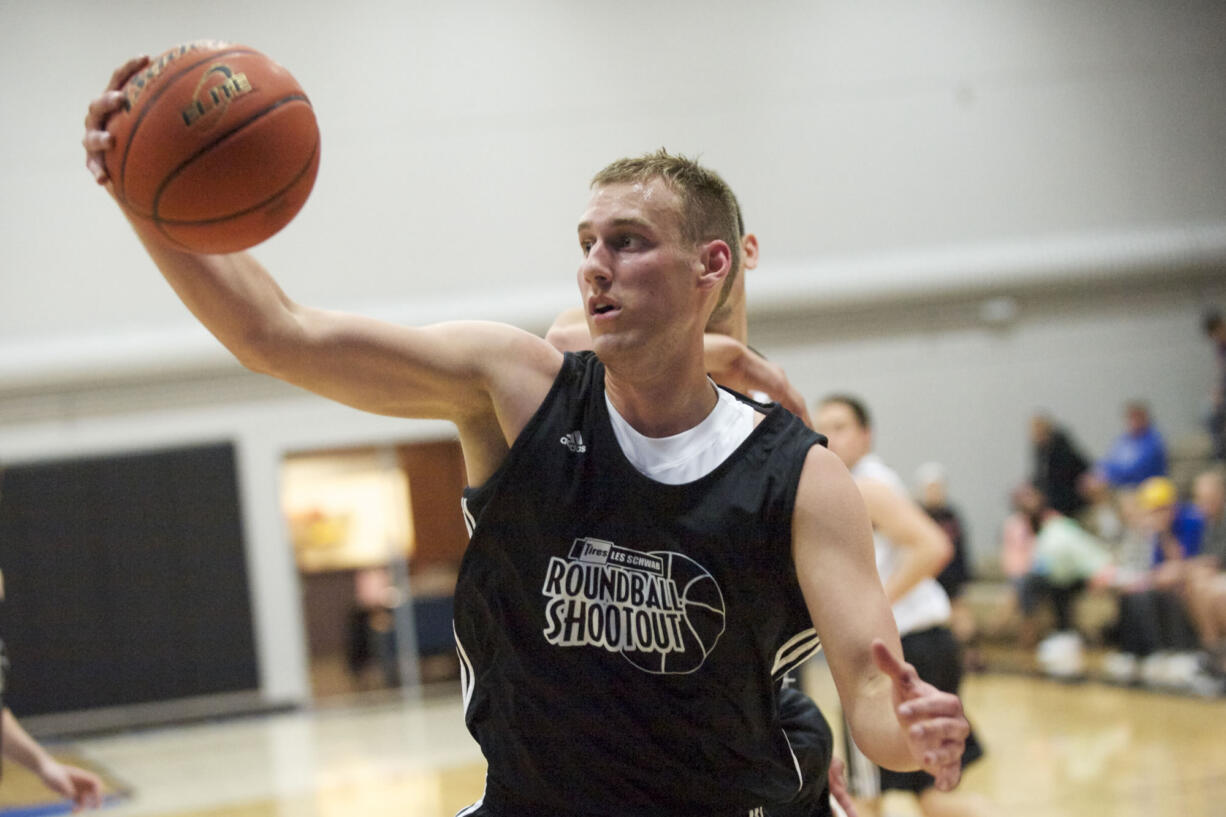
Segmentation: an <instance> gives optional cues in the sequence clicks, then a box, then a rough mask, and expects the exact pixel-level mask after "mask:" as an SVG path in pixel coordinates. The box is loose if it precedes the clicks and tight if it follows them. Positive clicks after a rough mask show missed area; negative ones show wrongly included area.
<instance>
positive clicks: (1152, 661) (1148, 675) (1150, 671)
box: [1138, 651, 1172, 689]
mask: <svg viewBox="0 0 1226 817" xmlns="http://www.w3.org/2000/svg"><path fill="white" fill-rule="evenodd" d="M1171 655H1172V654H1171V653H1169V652H1165V651H1162V652H1156V653H1152V654H1150V655H1147V656H1145V657H1144V658H1142V659H1141V666H1140V671H1139V673H1138V674H1139V675H1140V676H1141V683H1142V684H1144V685H1145V686H1147V687H1149V688H1150V689H1166V688H1167V687H1169V686H1171V680H1170V672H1169V670H1168V665H1169V662H1170V659H1171Z"/></svg>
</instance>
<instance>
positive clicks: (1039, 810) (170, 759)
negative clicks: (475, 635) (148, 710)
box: [0, 659, 1226, 817]
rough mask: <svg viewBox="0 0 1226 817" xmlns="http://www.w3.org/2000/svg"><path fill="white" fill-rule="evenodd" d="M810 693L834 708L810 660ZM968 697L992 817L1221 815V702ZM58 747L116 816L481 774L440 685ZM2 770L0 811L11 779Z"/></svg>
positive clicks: (366, 812)
mask: <svg viewBox="0 0 1226 817" xmlns="http://www.w3.org/2000/svg"><path fill="white" fill-rule="evenodd" d="M805 685H806V687H807V688H808V689H809V691H810V693H811V694H813V695H814V696H815V697H816V698H817V699H818V701H819V702H820V703H821V704H822V705H823V708H824V709H825V710H826V711H827V712H828V713H837V711H838V710H837V705H836V703H835V699H834V695H833V686H832V684H831V682H830V680H829V673H828V670H827V669H826V668H825V666H824V664H822V663H821V661H820V659H819V660H818V661H816V662H815V663H813V664H811V665H810V666H809V667H808V668H807V673H806V676H805ZM963 700H964V702H965V705H966V708H967V711H968V713H969V715H970V716H971V718H972V721H973V722H974V724H975V726H976V728H977V730H978V731H979V733H980V735H981V736H982V738H983V740H984V742H985V743H986V745H987V750H988V754H987V757H985V758H984V759H983V760H982V761H981V762H980V763H978V764H977V765H976V766H974V767H972V769H970V770H969V771H968V773H967V775H966V777H965V779H964V782H963V789H964V790H965V791H968V792H976V793H979V794H982V795H986V796H987V797H988V798H990V799H991V801H992V802H993V809H994V813H996V814H999V815H1005V816H1006V817H1013V816H1016V817H1022V816H1023V815H1025V816H1026V817H1034V816H1035V815H1044V816H1045V817H1074V816H1076V817H1084V816H1085V815H1110V817H1131V815H1137V817H1141V815H1145V817H1210V816H1211V815H1217V816H1221V815H1226V698H1216V699H1212V700H1204V699H1200V698H1196V697H1191V696H1185V695H1178V694H1172V693H1162V692H1151V691H1146V690H1141V689H1130V688H1121V687H1116V686H1108V685H1103V684H1098V683H1093V682H1083V683H1062V682H1057V681H1051V680H1046V679H1042V678H1038V677H1036V676H1034V675H1030V674H1026V673H993V672H988V673H983V674H975V675H971V676H968V678H967V680H966V682H965V684H964V687H963ZM832 720H834V719H832ZM59 748H62V749H64V750H71V751H72V752H75V753H76V755H77V756H78V757H80V758H82V759H84V760H87V761H88V762H89V763H91V764H93V765H96V766H98V767H99V768H101V769H104V770H105V771H106V772H107V773H108V775H109V776H110V777H111V779H112V780H113V781H118V782H119V783H120V784H122V785H123V786H124V787H126V788H127V789H128V791H129V794H128V795H127V796H126V797H124V798H122V799H120V800H119V801H117V802H115V803H113V804H112V805H109V806H108V807H107V808H106V809H105V811H104V813H107V814H110V815H113V817H136V815H142V816H143V815H157V816H158V817H307V816H308V815H309V816H310V817H333V815H335V817H351V815H355V814H360V815H363V817H382V815H388V817H392V816H393V815H395V817H409V816H410V815H411V816H412V817H450V815H453V814H455V812H456V811H457V810H459V809H460V808H462V807H464V806H465V805H467V804H469V803H471V802H472V801H473V800H475V799H476V798H478V797H479V796H480V794H481V789H482V779H483V764H482V761H481V757H480V754H479V753H478V751H477V748H476V746H475V745H474V743H473V742H472V740H471V739H470V737H469V736H468V734H467V732H466V731H465V730H464V727H463V722H462V718H461V713H460V704H459V695H458V688H457V689H455V690H452V689H450V688H449V686H446V685H444V686H443V687H441V688H432V689H431V691H430V692H429V694H427V695H424V696H419V697H416V698H414V697H411V696H403V695H400V694H395V695H394V696H391V697H389V696H387V695H384V696H383V697H381V698H377V699H363V700H361V701H357V702H353V701H351V702H350V703H349V704H346V705H343V706H337V705H329V706H326V707H321V708H317V709H313V710H309V711H299V712H293V713H288V714H277V715H266V716H259V717H248V718H238V719H233V720H228V721H221V722H216V723H209V724H199V725H189V726H181V727H176V728H165V729H148V730H141V731H135V732H130V733H121V734H112V735H105V736H96V737H89V738H82V739H79V740H76V741H74V742H72V744H71V745H67V746H63V747H59ZM12 777H13V776H12V775H9V776H8V778H6V780H5V782H4V783H0V804H2V803H3V802H4V801H5V800H6V797H5V789H6V788H8V789H9V791H10V793H11V792H12V790H13V787H14V786H17V785H19V782H14V781H11V778H12ZM10 802H11V800H10ZM884 805H885V813H886V814H887V815H890V817H893V816H894V815H898V816H899V817H901V816H902V815H914V814H918V813H919V812H918V810H917V808H916V805H915V804H914V802H912V801H911V800H910V799H909V798H907V797H904V796H901V795H893V796H891V797H889V798H888V799H887V800H886V802H885V804H884ZM3 813H4V809H3V806H2V805H0V815H3Z"/></svg>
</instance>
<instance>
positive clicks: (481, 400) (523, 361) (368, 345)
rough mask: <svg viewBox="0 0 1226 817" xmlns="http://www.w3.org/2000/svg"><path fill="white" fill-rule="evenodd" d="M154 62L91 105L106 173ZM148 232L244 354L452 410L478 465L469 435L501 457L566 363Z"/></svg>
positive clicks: (321, 386) (404, 409)
mask: <svg viewBox="0 0 1226 817" xmlns="http://www.w3.org/2000/svg"><path fill="white" fill-rule="evenodd" d="M147 62H148V60H147V58H137V59H134V60H130V61H128V62H127V63H125V64H124V65H123V66H120V68H119V69H117V70H116V71H115V73H114V74H113V75H112V77H111V79H110V81H109V83H108V84H107V87H106V89H105V90H104V91H103V93H102V94H101V95H100V96H98V97H97V98H96V99H94V100H93V101H92V102H91V103H90V105H89V110H88V113H87V115H86V118H85V136H84V139H83V144H84V146H85V149H86V166H87V168H88V169H89V170H90V172H91V174H92V175H93V176H94V179H95V180H96V181H98V182H99V183H100V184H109V179H108V178H107V173H106V167H105V163H104V161H103V157H104V156H105V153H106V151H107V150H108V149H110V148H111V147H112V146H113V139H112V138H111V136H110V134H109V133H108V132H107V131H106V123H107V120H108V119H109V118H110V117H111V116H112V115H114V114H115V113H116V112H117V111H118V110H119V109H120V107H121V106H122V104H123V95H122V94H121V93H120V90H119V89H120V88H122V87H123V85H124V83H125V82H127V80H128V78H129V77H131V76H132V75H133V74H134V73H136V72H138V71H140V70H141V69H142V68H144V67H145V65H146V64H147ZM137 233H138V235H140V237H141V240H142V242H143V243H144V245H145V248H146V250H147V251H148V253H149V255H150V257H151V258H152V259H153V261H154V262H155V263H156V264H157V266H158V268H159V269H160V270H161V272H162V274H163V276H164V277H165V278H166V280H167V281H168V282H169V283H170V285H171V287H172V288H173V289H174V290H175V292H176V294H178V296H179V298H180V299H181V300H182V301H183V303H184V304H185V305H186V306H187V307H188V309H189V310H191V312H192V313H193V314H194V315H195V316H196V318H197V319H199V320H200V322H201V323H202V324H204V326H205V327H207V328H208V329H209V331H210V332H212V333H213V334H214V335H215V336H216V337H217V339H218V340H219V341H221V343H222V344H223V345H225V347H226V348H227V349H229V350H230V351H231V352H232V353H233V354H234V355H235V357H237V358H238V359H239V361H240V362H242V363H243V364H244V365H245V366H247V367H248V368H250V369H253V370H255V371H259V372H263V373H267V374H270V375H273V376H276V377H278V378H280V379H282V380H285V381H287V382H289V383H293V384H294V385H297V386H301V387H302V388H305V389H309V390H311V391H313V392H316V393H318V394H321V395H323V396H325V397H328V398H331V399H333V400H337V401H339V402H342V403H345V404H347V405H350V406H354V407H356V408H359V409H363V410H366V411H371V412H375V413H379V414H388V415H394V416H402V417H432V418H440V419H447V420H452V421H454V422H455V423H456V424H457V426H459V428H460V433H461V439H462V440H464V442H465V448H466V451H465V455H466V457H469V458H470V462H469V464H470V467H471V466H472V465H474V462H473V461H472V460H471V457H472V455H473V453H474V452H472V451H470V450H469V449H470V447H471V446H470V445H469V443H470V442H472V441H474V440H480V441H481V442H482V445H483V446H484V447H486V448H488V449H489V451H488V452H487V453H488V454H489V457H487V459H489V458H493V459H494V460H496V459H497V456H498V449H500V448H503V449H505V446H506V444H507V443H509V442H510V441H512V440H514V438H515V437H516V436H517V435H518V433H519V430H520V429H522V427H523V424H524V423H526V422H527V419H528V418H529V417H530V416H531V414H532V412H533V411H534V410H535V409H536V407H537V406H538V405H539V403H540V401H541V399H543V397H544V395H545V394H546V393H547V392H548V389H549V385H550V383H551V382H552V380H553V377H554V375H556V373H557V371H558V368H559V366H560V365H561V355H560V354H559V353H558V352H557V350H555V349H553V348H552V347H550V346H549V345H548V344H546V343H545V342H544V341H542V340H541V339H540V338H537V337H535V336H533V335H531V334H529V333H527V332H522V331H520V330H518V329H514V328H513V327H509V326H502V325H499V324H492V323H452V324H439V325H436V326H429V327H424V328H411V327H402V326H396V325H393V324H388V323H384V322H381V321H376V320H373V319H370V318H366V317H362V316H358V315H348V314H343V313H339V312H330V311H326V310H321V309H313V308H309V307H305V306H302V305H300V304H297V303H295V302H294V301H292V300H291V299H290V298H289V297H288V296H287V295H286V294H285V292H283V291H282V289H281V287H280V286H279V285H278V284H277V283H276V282H275V281H274V280H273V278H272V277H271V276H270V275H269V274H268V273H267V272H266V271H265V270H264V268H263V267H262V266H261V265H260V264H259V263H258V262H257V261H256V260H255V258H254V257H253V256H251V255H250V254H248V253H235V254H231V255H198V254H194V253H188V252H182V251H179V250H176V249H173V248H170V247H168V246H166V245H165V244H162V243H160V242H158V241H157V240H156V239H155V238H152V237H149V236H145V235H141V234H140V230H139V229H138V230H137ZM493 464H494V465H496V463H493ZM477 470H478V471H484V470H487V469H485V468H483V467H478V468H477ZM472 477H473V478H474V479H477V478H478V477H477V476H476V475H472Z"/></svg>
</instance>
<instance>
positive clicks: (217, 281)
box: [84, 60, 969, 817]
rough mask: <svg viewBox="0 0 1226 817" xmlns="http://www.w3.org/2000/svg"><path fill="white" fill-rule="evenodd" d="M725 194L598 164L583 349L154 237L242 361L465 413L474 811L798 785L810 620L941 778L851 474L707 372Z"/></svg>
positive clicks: (114, 95) (933, 710)
mask: <svg viewBox="0 0 1226 817" xmlns="http://www.w3.org/2000/svg"><path fill="white" fill-rule="evenodd" d="M143 65H144V61H143V60H134V61H131V62H129V63H128V64H127V65H126V66H124V67H123V68H121V69H120V70H119V71H117V72H116V74H115V75H114V76H113V77H112V81H111V83H110V85H108V87H107V90H106V91H105V92H104V94H103V95H102V96H100V97H98V98H97V99H95V100H94V101H93V102H92V103H91V105H90V109H89V111H90V112H89V115H88V117H87V119H86V134H85V137H84V144H85V148H86V150H87V152H88V157H87V166H88V167H89V168H90V170H91V171H92V172H93V173H94V176H95V178H96V179H97V180H98V181H100V182H103V183H105V182H106V181H107V178H106V171H105V165H104V163H103V162H102V155H103V153H104V152H105V151H106V150H107V148H108V147H109V146H110V145H111V142H112V140H111V139H110V137H109V135H108V134H107V133H106V131H105V125H106V120H107V118H108V117H109V116H110V115H111V114H113V113H114V112H115V111H116V110H117V109H118V108H119V106H120V105H121V104H122V102H121V96H120V95H119V94H118V89H119V88H120V87H121V86H122V84H123V82H124V81H125V80H126V79H127V77H128V76H130V75H131V74H132V73H133V72H135V71H137V70H140V68H141V67H143ZM731 202H732V199H731V193H730V191H728V189H727V187H726V185H724V184H723V182H722V181H721V180H720V179H719V178H718V177H717V176H716V175H715V174H713V173H711V172H710V171H707V170H706V169H704V168H701V167H700V166H698V165H697V164H695V163H693V162H690V161H688V160H684V159H681V158H679V157H673V156H669V155H667V154H664V153H661V154H657V155H654V156H650V157H644V158H642V159H637V160H624V161H619V162H615V163H613V164H611V165H610V166H608V167H607V168H605V169H604V170H603V171H601V172H600V173H599V174H597V176H596V178H595V180H594V181H593V184H592V194H591V198H590V199H589V204H588V207H587V210H586V212H585V213H584V214H583V215H582V217H581V219H580V223H579V228H578V240H579V246H580V249H581V252H582V260H581V262H580V267H579V271H578V276H577V277H578V284H579V288H580V293H581V296H582V299H583V302H584V304H585V305H586V308H587V316H588V324H589V327H590V329H591V333H592V338H593V347H594V352H589V353H578V354H575V353H569V354H564V353H562V352H559V351H558V350H557V349H555V348H554V347H552V346H551V345H549V344H548V343H547V342H546V341H545V340H543V339H542V338H539V337H537V336H535V335H531V334H529V333H527V332H524V331H521V330H519V329H516V328H514V327H510V326H504V325H499V324H491V323H475V322H456V323H446V324H436V325H432V326H427V327H422V328H411V327H402V326H397V325H392V324H387V323H383V322H380V321H376V320H372V319H369V318H365V317H362V316H358V315H346V314H342V313H336V312H329V311H323V310H317V309H312V308H308V307H305V306H302V305H299V304H297V303H295V302H294V301H292V300H291V299H290V298H289V297H288V296H287V295H286V294H285V293H284V292H283V291H282V290H281V288H280V287H279V286H278V285H277V284H276V283H275V281H274V280H273V279H272V278H271V277H270V276H269V275H268V273H267V272H265V270H264V269H263V267H262V266H261V265H260V264H259V263H258V262H256V260H255V259H254V258H253V257H252V256H251V255H249V254H247V253H236V254H233V255H227V256H204V255H195V254H190V253H185V252H180V251H177V250H173V249H170V248H168V247H166V246H163V245H160V244H157V243H156V242H154V241H152V240H145V248H146V250H147V251H148V253H149V255H150V257H151V258H152V260H153V261H154V262H155V263H156V265H157V266H158V267H159V269H160V270H161V272H162V274H163V276H164V277H165V278H166V279H167V281H168V282H169V283H170V285H171V286H172V287H173V288H174V290H175V292H176V293H177V294H178V295H179V297H180V298H181V299H182V301H183V302H184V303H185V304H186V305H187V306H188V308H189V309H191V311H192V312H193V313H194V314H195V315H196V317H197V318H198V319H199V320H200V321H201V322H202V323H203V324H204V325H205V326H206V327H207V328H208V329H209V330H210V331H211V332H212V333H213V334H214V335H215V336H216V337H217V338H218V340H219V341H220V342H221V343H222V344H224V345H225V346H226V347H227V348H228V349H230V350H231V351H232V352H233V353H234V354H235V356H236V357H237V358H238V359H239V360H240V361H241V362H243V363H244V364H245V365H246V366H248V367H249V368H251V369H253V370H255V371H260V372H265V373H268V374H270V375H273V376H276V377H279V378H281V379H283V380H285V381H287V382H290V383H294V384H296V385H299V386H301V387H304V388H307V389H309V390H311V391H314V392H316V393H318V394H320V395H323V396H325V397H328V398H331V399H334V400H337V401H340V402H342V403H345V404H347V405H350V406H353V407H356V408H359V409H363V410H366V411H372V412H378V413H382V414H387V415H392V416H400V417H433V418H440V419H446V420H449V421H451V422H453V423H454V424H455V425H456V427H457V429H458V431H459V437H460V444H461V448H462V451H463V454H464V460H465V465H466V467H467V473H468V478H469V480H470V482H471V484H472V486H473V487H470V488H468V489H466V490H465V492H464V498H463V507H464V512H465V519H466V522H467V523H468V525H469V529H470V532H471V539H470V543H469V547H468V551H467V553H466V554H465V559H464V563H463V565H462V567H461V571H460V577H459V580H458V582H457V585H456V599H455V609H456V612H455V622H454V626H455V632H456V642H457V651H458V653H459V655H460V659H461V665H462V673H461V675H462V687H463V700H464V704H465V720H466V723H467V725H468V727H469V729H470V731H471V732H472V733H473V735H474V737H475V738H476V740H477V742H478V743H479V744H480V746H481V749H482V752H483V754H484V755H485V757H486V760H487V766H488V768H487V775H486V788H485V793H484V795H483V797H482V799H481V800H480V801H478V802H477V803H476V804H474V805H473V806H472V807H470V808H469V809H465V810H464V812H462V813H463V814H466V815H519V814H533V815H539V816H540V817H556V816H558V815H609V816H610V817H612V816H613V815H670V816H671V817H689V815H693V816H694V817H697V816H698V815H704V816H705V817H709V816H710V815H725V814H726V815H730V816H731V815H738V817H745V816H746V815H754V814H763V813H764V810H765V809H766V807H768V806H770V805H772V804H776V803H785V802H787V801H789V800H791V799H792V798H794V797H795V796H796V793H797V791H798V790H799V789H800V787H801V785H802V784H803V782H804V781H803V779H802V777H801V775H800V774H799V770H798V769H797V768H796V766H797V764H796V760H795V755H794V752H793V750H792V748H791V747H790V745H789V744H788V742H787V739H786V736H785V734H784V733H783V731H782V730H781V729H779V728H778V716H777V713H776V709H775V696H774V688H775V683H776V680H777V678H778V677H780V676H781V675H782V674H785V673H786V672H788V671H789V670H790V669H791V668H792V667H793V666H794V665H795V664H796V663H798V662H799V661H802V660H804V659H805V658H807V657H808V656H809V655H810V654H811V653H812V651H813V650H814V649H816V647H817V644H818V640H817V639H818V636H820V638H821V643H822V645H823V646H824V648H825V651H826V654H827V657H828V660H829V663H830V666H831V671H832V674H833V676H834V679H835V682H836V686H837V687H838V689H839V693H840V699H841V701H842V703H843V706H844V707H845V708H846V710H847V714H848V721H849V724H850V728H851V730H852V731H853V733H854V735H855V739H856V741H857V743H858V744H859V745H860V746H861V747H862V748H863V749H864V750H865V752H866V753H867V754H868V755H869V756H870V757H872V758H873V759H874V760H875V761H876V762H878V763H881V764H883V765H885V766H888V767H890V768H903V769H916V768H923V769H925V770H927V771H929V772H931V773H932V774H933V775H934V776H935V778H936V781H937V785H938V786H939V787H941V788H942V789H950V788H952V787H953V786H955V785H956V784H957V782H958V779H959V777H960V774H961V763H960V760H961V755H962V750H963V746H964V742H965V739H966V735H967V734H968V733H969V725H968V724H967V722H966V719H965V718H964V717H963V716H962V708H961V703H960V701H959V700H958V698H957V696H955V695H951V694H948V693H944V692H941V691H939V690H937V689H936V688H935V687H933V686H932V685H930V684H928V683H927V682H925V681H923V680H921V679H920V678H919V676H918V675H917V674H916V673H915V671H914V669H913V668H912V667H910V666H909V665H907V664H905V663H904V662H903V661H902V660H901V658H900V654H901V647H900V645H899V642H898V635H897V629H896V627H895V625H894V621H893V618H892V616H891V615H890V609H889V605H888V603H887V602H886V600H885V597H884V594H883V592H882V590H881V584H880V582H879V581H878V579H877V573H876V569H875V566H874V564H873V559H872V555H871V547H870V542H871V529H870V526H869V522H868V519H867V517H866V514H865V512H864V509H863V503H862V502H861V501H859V497H858V494H857V493H856V489H855V485H854V483H853V482H852V481H851V479H850V477H849V476H848V475H847V472H846V469H845V468H844V467H843V465H842V463H840V462H839V461H838V459H837V458H836V457H835V456H834V455H833V454H830V453H829V452H828V451H827V450H826V449H825V448H824V447H822V446H821V445H819V444H818V443H819V442H820V439H819V438H818V437H817V435H816V434H814V433H813V432H812V431H810V430H809V429H807V428H806V427H805V426H804V424H803V423H802V422H800V421H799V420H798V419H797V418H796V417H795V416H794V415H792V414H791V413H789V412H787V411H785V410H783V409H782V408H780V407H775V408H773V409H771V410H769V411H764V410H763V408H762V407H759V406H756V405H754V404H752V403H748V402H745V401H742V400H738V399H737V398H735V397H733V396H732V395H731V394H730V393H729V392H727V391H722V390H719V389H717V388H715V387H714V386H713V385H712V384H711V382H710V380H709V379H708V378H707V375H706V372H705V369H704V367H703V360H702V355H703V349H702V337H703V330H704V328H705V326H706V324H707V319H708V317H709V316H710V314H711V312H712V311H713V310H714V308H715V307H716V305H717V303H718V302H719V299H720V297H721V294H723V293H724V292H725V290H726V289H727V287H728V285H729V283H730V281H731V279H732V277H734V276H735V274H736V273H737V272H738V271H739V263H740V259H739V254H738V246H739V241H738V238H739V235H738V233H737V228H736V221H735V214H734V208H733V205H732V203H731ZM143 240H144V239H143ZM665 438H671V439H665ZM657 442H665V443H666V444H667V445H666V446H665V447H667V448H669V449H670V450H669V451H668V452H663V451H661V450H660V446H657V445H656V443H657ZM677 449H684V450H682V451H680V452H679V451H677ZM677 453H680V454H681V455H682V456H681V458H680V459H674V460H671V461H670V462H669V463H666V464H665V465H666V466H667V467H665V468H663V469H660V468H658V467H654V466H659V465H661V462H660V460H661V459H662V458H663V457H664V456H668V455H669V454H677ZM687 455H688V456H687ZM643 470H650V471H651V472H652V473H653V474H655V475H656V476H655V477H648V476H645V475H644V474H643V473H642V471H643ZM662 472H666V473H662ZM662 476H667V477H669V478H668V479H661V477H662ZM674 482H675V484H674ZM788 575H795V576H796V579H797V580H796V581H795V582H791V581H781V580H780V576H788ZM767 769H773V770H774V771H772V772H770V773H764V770H767ZM787 769H792V770H793V772H794V775H793V776H792V778H791V780H790V782H789V783H787V784H786V785H785V784H783V783H782V781H783V780H785V779H787V778H786V776H785V775H784V774H783V772H784V771H785V770H787Z"/></svg>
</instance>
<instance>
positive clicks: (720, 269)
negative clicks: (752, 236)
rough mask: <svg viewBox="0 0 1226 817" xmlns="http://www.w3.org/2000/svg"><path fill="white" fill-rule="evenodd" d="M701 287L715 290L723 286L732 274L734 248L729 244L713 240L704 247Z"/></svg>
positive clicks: (700, 276)
mask: <svg viewBox="0 0 1226 817" xmlns="http://www.w3.org/2000/svg"><path fill="white" fill-rule="evenodd" d="M699 259H700V261H701V267H700V269H699V278H698V282H699V286H700V287H701V288H702V289H708V290H710V289H715V288H717V287H719V286H722V285H723V283H724V279H725V278H727V277H728V276H729V274H731V273H732V248H731V247H729V246H728V242H726V241H721V240H720V239H718V238H717V239H713V240H711V241H708V242H707V243H706V244H704V245H703V246H702V252H701V254H700V255H699Z"/></svg>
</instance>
